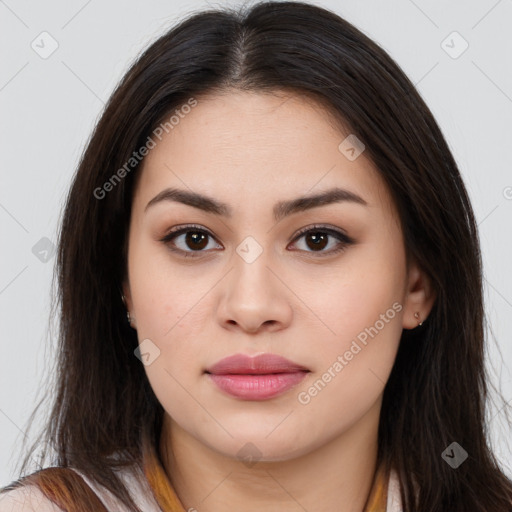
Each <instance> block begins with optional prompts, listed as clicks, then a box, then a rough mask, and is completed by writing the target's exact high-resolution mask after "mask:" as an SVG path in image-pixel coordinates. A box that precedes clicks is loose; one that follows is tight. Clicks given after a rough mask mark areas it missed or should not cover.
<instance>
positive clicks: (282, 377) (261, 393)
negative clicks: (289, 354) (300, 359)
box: [205, 354, 310, 400]
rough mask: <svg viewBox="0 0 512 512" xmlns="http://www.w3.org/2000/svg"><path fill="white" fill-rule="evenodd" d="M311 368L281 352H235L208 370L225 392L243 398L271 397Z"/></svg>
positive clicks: (292, 385) (280, 392) (304, 374)
mask: <svg viewBox="0 0 512 512" xmlns="http://www.w3.org/2000/svg"><path fill="white" fill-rule="evenodd" d="M309 372H310V370H309V369H308V368H306V367H304V366H302V365H299V364H296V363H294V362H292V361H289V360H288V359H285V358H284V357H281V356H278V355H277V354H260V355H257V356H254V357H251V356H247V355H245V354H235V355H233V356H230V357H227V358H225V359H222V360H220V361H219V362H217V363H216V364H214V365H213V366H211V367H210V368H208V369H207V370H206V371H205V373H206V374H207V375H208V377H209V378H210V380H211V381H212V382H213V383H214V384H215V385H216V386H217V387H218V388H219V389H220V390H221V391H223V392H224V393H226V394H228V395H230V396H232V397H235V398H239V399H242V400H268V399H270V398H274V397H276V396H278V395H281V394H283V393H285V392H286V391H288V390H290V389H291V388H292V387H294V386H296V385H297V384H298V383H299V382H301V381H302V380H303V379H304V378H305V377H306V375H307V374H308V373H309Z"/></svg>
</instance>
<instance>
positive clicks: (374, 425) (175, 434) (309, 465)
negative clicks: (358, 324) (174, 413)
mask: <svg viewBox="0 0 512 512" xmlns="http://www.w3.org/2000/svg"><path fill="white" fill-rule="evenodd" d="M380 405H381V401H380V400H379V401H378V402H377V403H376V404H375V406H374V407H373V408H372V409H370V410H369V411H368V412H367V414H366V415H365V416H364V417H363V418H361V419H360V420H359V421H358V422H357V423H356V424H354V425H353V426H352V427H351V428H350V429H349V430H346V431H344V432H343V433H341V434H340V435H338V436H337V437H335V438H333V439H331V440H329V441H328V442H326V443H325V444H323V445H322V446H319V447H317V448H316V449H313V450H312V451H309V452H308V453H305V454H303V455H301V456H299V457H295V458H293V459H289V460H281V461H270V462H269V461H258V462H257V463H256V464H254V465H252V466H250V467H249V466H248V465H247V464H246V463H244V462H243V461H240V460H238V459H236V458H233V457H229V456H226V455H223V454H220V453H219V452H216V451H214V450H212V449H211V448H210V447H208V446H206V445H205V444H203V443H201V442H200V441H199V440H197V439H196V438H194V437H193V436H191V435H190V434H189V433H188V432H186V431H185V430H183V429H182V428H181V427H180V426H179V425H178V424H176V423H175V422H174V421H173V420H172V419H171V418H170V417H169V416H168V415H167V414H166V415H165V418H164V423H163V428H162V435H161V439H160V455H161V458H162V462H163V466H164V469H165V471H166V473H167V475H168V478H169V480H170V482H171V483H172V485H173V487H174V490H175V492H176V494H177V495H178V497H179V499H180V501H181V503H182V504H183V506H184V507H185V510H197V511H200V512H221V511H225V510H243V511H244V512H253V511H254V512H256V511H260V510H262V509H263V510H279V512H288V511H289V512H292V511H293V512H297V511H300V510H308V511H311V512H313V511H315V512H328V511H332V510H336V511H339V512H355V511H358V512H360V511H363V509H364V508H365V504H366V503H367V500H368V496H369V494H370V491H371V488H372V483H373V478H374V474H375V470H376V463H377V440H378V420H379V413H380Z"/></svg>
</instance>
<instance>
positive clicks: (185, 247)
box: [160, 226, 222, 256]
mask: <svg viewBox="0 0 512 512" xmlns="http://www.w3.org/2000/svg"><path fill="white" fill-rule="evenodd" d="M160 241H161V242H163V243H165V244H166V245H167V246H168V247H169V249H171V250H172V251H174V252H178V253H181V254H182V255H184V256H200V255H201V253H203V252H207V251H206V249H214V248H222V246H221V245H220V244H215V243H214V244H213V246H211V242H212V241H213V242H214V238H213V236H212V235H211V234H210V233H208V231H205V230H204V229H200V228H196V227H195V226H185V227H182V228H179V229H175V230H173V231H171V232H170V233H168V234H167V235H166V236H165V237H164V238H162V239H161V240H160ZM194 253H197V254H194Z"/></svg>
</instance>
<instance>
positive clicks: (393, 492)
mask: <svg viewBox="0 0 512 512" xmlns="http://www.w3.org/2000/svg"><path fill="white" fill-rule="evenodd" d="M75 471H76V472H77V473H78V474H79V475H80V476H82V478H83V479H84V480H85V482H86V483H87V484H88V485H89V486H90V487H91V488H92V489H93V490H94V492H95V493H96V494H97V495H98V497H99V499H100V500H101V501H102V502H103V504H104V505H105V507H106V508H107V510H115V511H116V512H127V509H126V507H125V506H124V505H123V504H122V503H120V502H119V500H118V499H117V498H116V497H115V496H114V495H113V494H112V493H111V492H110V491H108V490H107V489H105V488H104V487H102V486H98V485H97V484H95V483H93V482H92V481H91V480H90V479H89V478H87V477H86V476H85V475H84V474H83V473H81V472H80V471H77V470H75ZM117 474H118V476H119V477H120V478H121V479H122V480H123V482H124V483H125V484H126V486H127V489H128V490H129V491H130V494H131V496H132V497H133V499H134V501H135V503H136V504H137V506H138V507H139V508H140V509H141V510H143V511H144V512H161V510H160V508H159V506H158V504H157V503H156V501H155V499H154V497H153V493H152V492H151V489H150V488H149V484H148V483H147V481H146V479H145V478H141V475H140V472H135V471H133V470H130V469H128V468H126V469H123V470H118V471H117ZM399 485H400V484H399V481H398V475H397V473H396V471H395V470H392V471H391V475H390V479H389V485H388V500H387V511H386V512H402V508H401V506H400V487H399ZM0 512H62V509H60V508H59V507H57V506H56V505H55V504H53V503H52V502H51V501H50V500H48V499H47V498H46V497H45V496H44V495H43V493H42V492H41V491H40V490H39V489H38V488H37V487H35V486H33V485H29V486H25V487H21V488H18V489H14V490H12V491H9V492H7V493H5V494H0Z"/></svg>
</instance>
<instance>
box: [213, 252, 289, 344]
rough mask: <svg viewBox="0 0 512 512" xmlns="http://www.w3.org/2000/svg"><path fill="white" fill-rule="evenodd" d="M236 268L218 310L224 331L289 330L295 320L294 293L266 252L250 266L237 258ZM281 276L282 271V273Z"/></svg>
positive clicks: (225, 280)
mask: <svg viewBox="0 0 512 512" xmlns="http://www.w3.org/2000/svg"><path fill="white" fill-rule="evenodd" d="M233 264H234V268H233V269H232V271H231V272H229V273H228V275H227V276H226V278H225V279H223V281H222V288H221V298H220V302H219V307H218V309H217V315H218V321H219V322H220V323H221V324H222V326H223V327H224V328H225V329H229V330H236V329H241V330H243V331H245V332H248V333H251V334H254V333H257V332H260V331H261V332H275V331H279V330H281V329H284V328H286V327H287V326H288V325H289V324H290V323H291V320H292V316H293V310H292V306H291V297H292V295H293V294H292V292H291V291H290V290H289V288H287V287H286V286H285V284H283V278H282V276H279V278H278V277H277V275H279V274H280V272H279V271H277V270H276V269H273V268H271V266H272V264H271V262H269V259H268V258H267V257H266V253H265V252H263V253H262V254H261V255H260V256H259V257H258V258H257V259H256V260H255V261H253V262H251V263H248V262H247V261H245V260H244V259H243V258H242V257H240V256H239V255H238V254H235V255H234V263H233ZM281 274H282V272H281Z"/></svg>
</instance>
